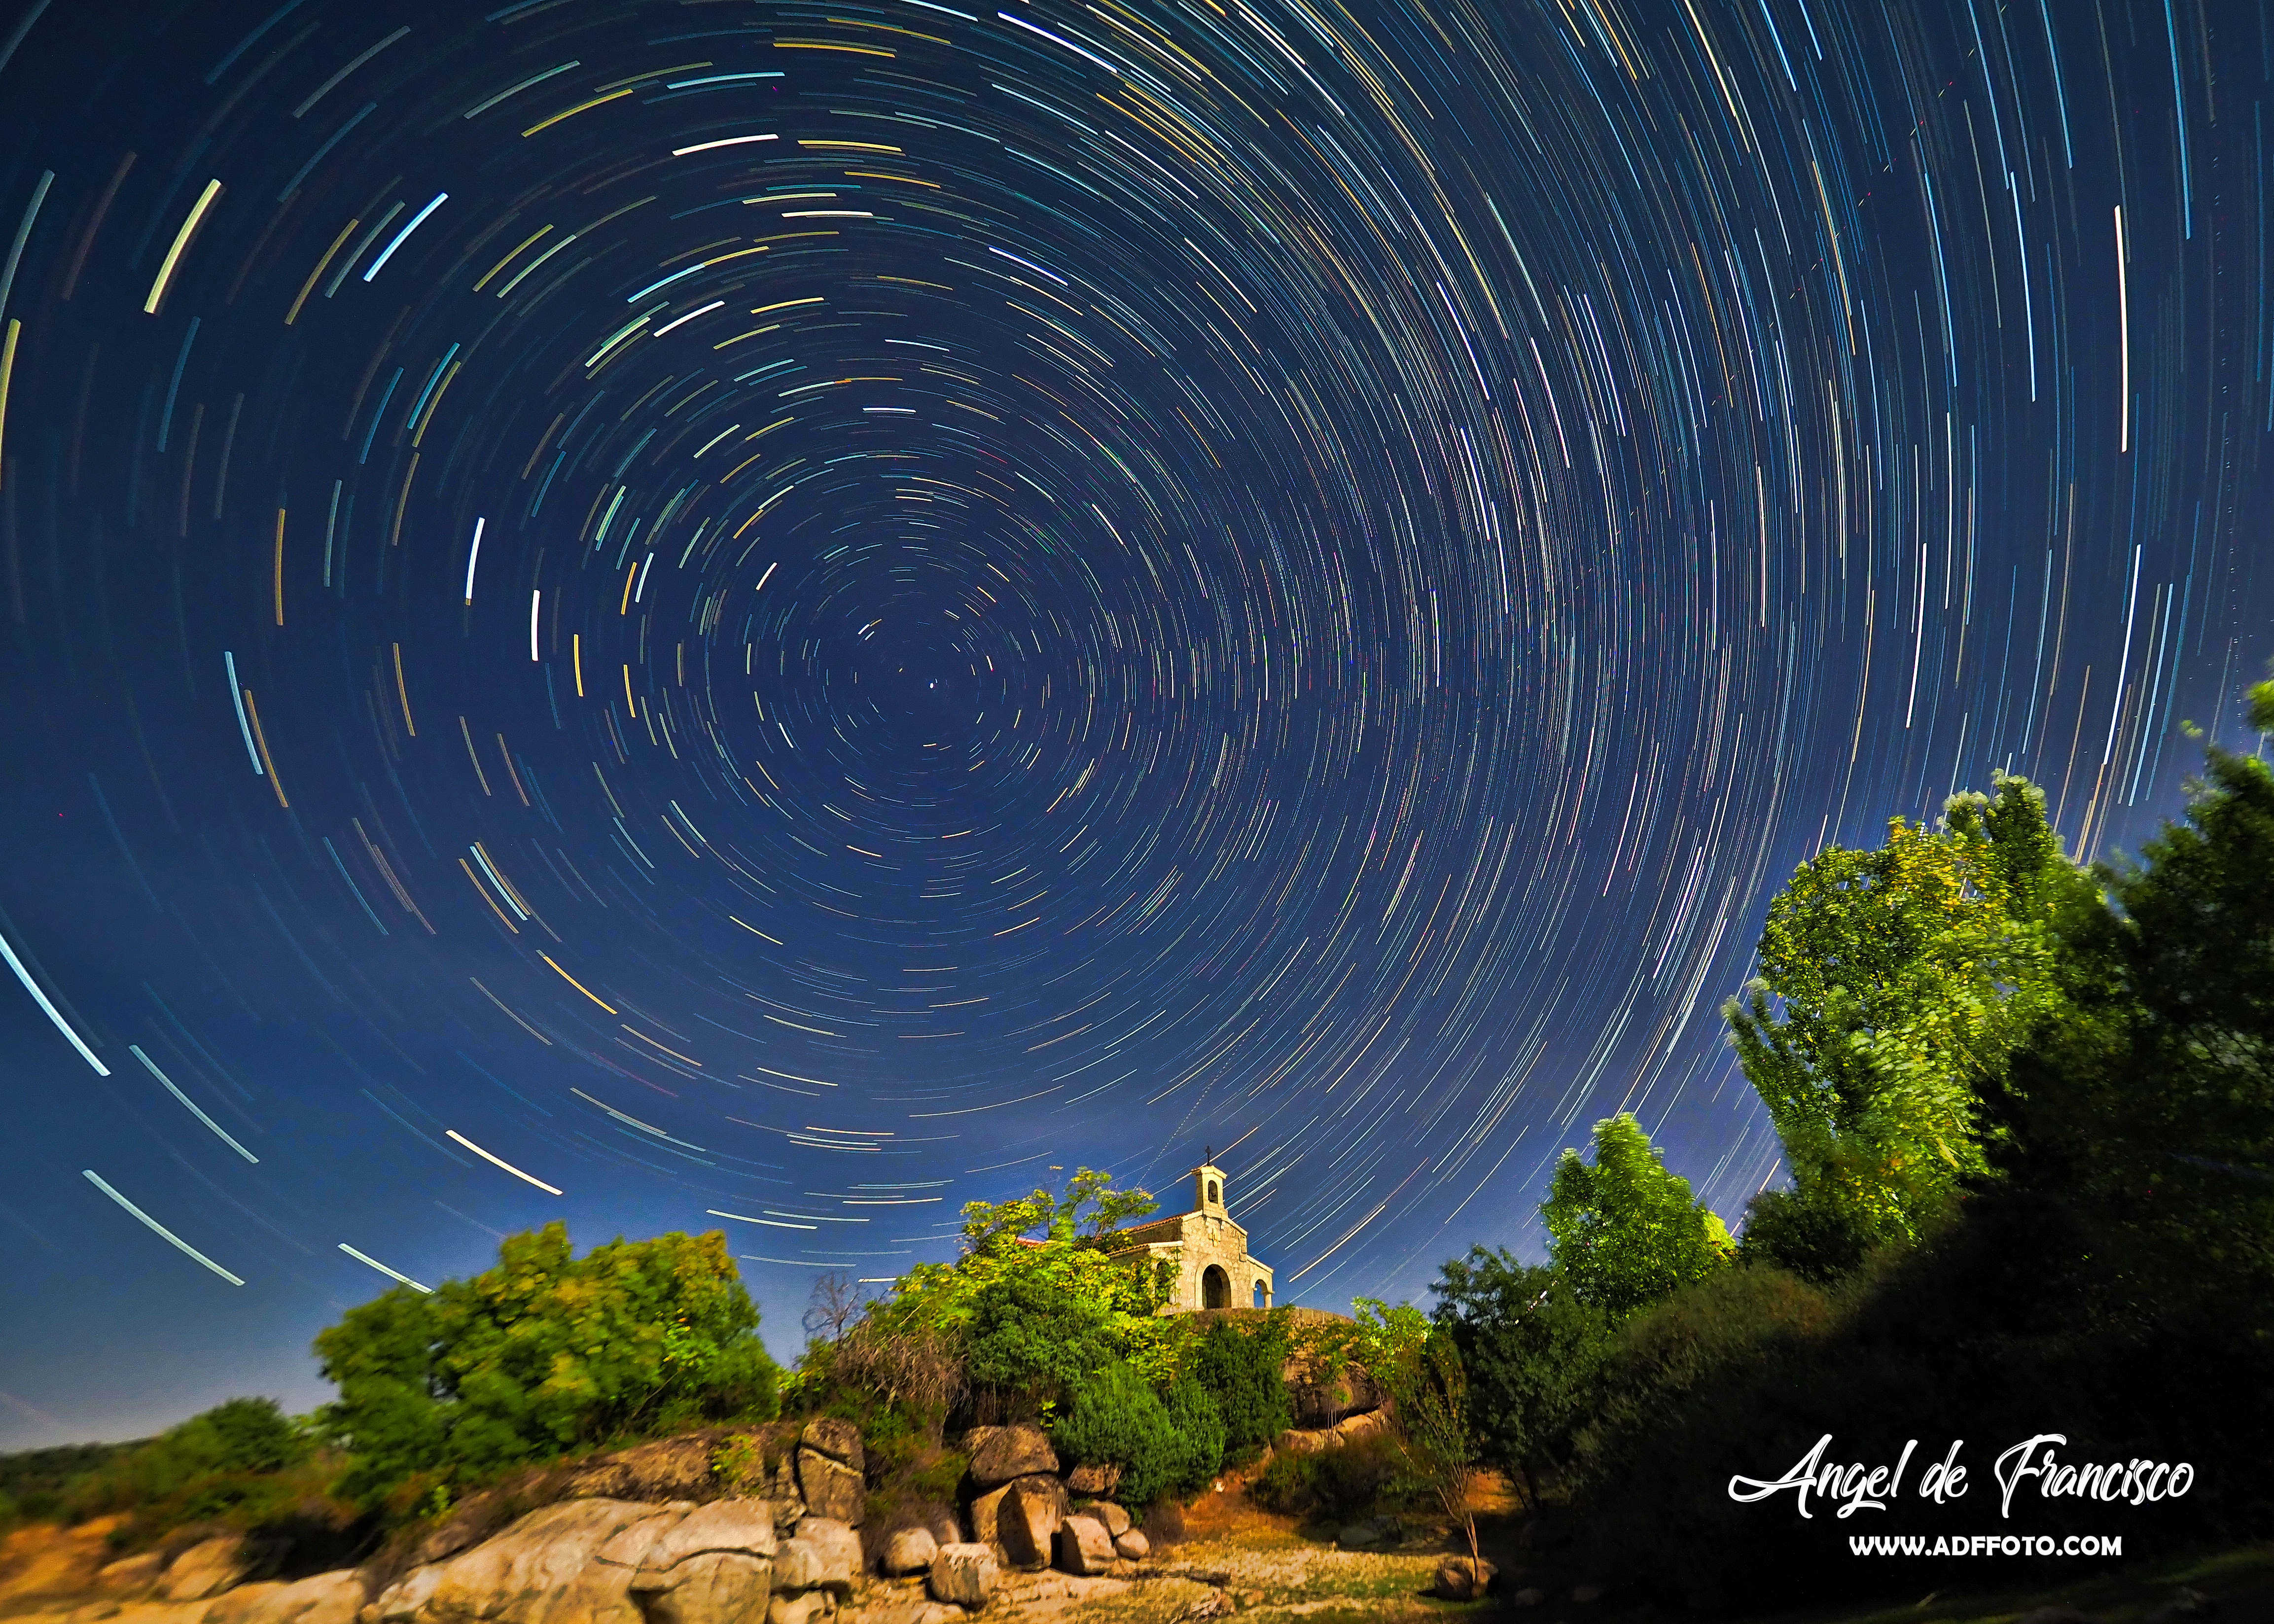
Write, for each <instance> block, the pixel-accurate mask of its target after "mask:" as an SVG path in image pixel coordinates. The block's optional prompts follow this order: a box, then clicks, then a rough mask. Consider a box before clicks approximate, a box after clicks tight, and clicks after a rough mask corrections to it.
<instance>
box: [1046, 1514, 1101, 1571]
mask: <svg viewBox="0 0 2274 1624" xmlns="http://www.w3.org/2000/svg"><path fill="white" fill-rule="evenodd" d="M1113 1556H1114V1552H1113V1536H1112V1535H1111V1534H1109V1533H1107V1532H1106V1531H1105V1524H1104V1523H1103V1522H1099V1521H1098V1520H1097V1519H1096V1517H1084V1516H1072V1517H1068V1518H1067V1519H1066V1520H1065V1522H1061V1523H1059V1524H1058V1566H1059V1567H1060V1568H1063V1569H1065V1571H1066V1572H1067V1573H1070V1574H1084V1575H1088V1574H1102V1573H1103V1572H1105V1571H1106V1570H1107V1569H1108V1568H1111V1567H1112V1566H1113Z"/></svg>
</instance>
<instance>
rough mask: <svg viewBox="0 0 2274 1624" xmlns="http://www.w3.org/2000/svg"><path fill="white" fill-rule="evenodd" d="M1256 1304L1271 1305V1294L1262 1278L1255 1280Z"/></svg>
mask: <svg viewBox="0 0 2274 1624" xmlns="http://www.w3.org/2000/svg"><path fill="white" fill-rule="evenodd" d="M1255 1306H1256V1307H1258V1308H1269V1307H1270V1306H1271V1294H1270V1293H1269V1292H1268V1291H1266V1290H1265V1289H1263V1282H1261V1281H1260V1280H1259V1281H1257V1282H1255Z"/></svg>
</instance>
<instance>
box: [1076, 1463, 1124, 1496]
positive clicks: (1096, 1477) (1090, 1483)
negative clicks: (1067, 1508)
mask: <svg viewBox="0 0 2274 1624" xmlns="http://www.w3.org/2000/svg"><path fill="white" fill-rule="evenodd" d="M1120 1486H1121V1469H1120V1468H1119V1467H1118V1466H1105V1465H1098V1464H1096V1463H1094V1462H1088V1461H1085V1462H1082V1463H1081V1465H1080V1466H1077V1467H1075V1468H1074V1469H1073V1470H1072V1471H1071V1472H1068V1473H1067V1474H1066V1487H1067V1488H1069V1489H1072V1490H1073V1492H1075V1493H1077V1494H1111V1493H1112V1492H1113V1491H1114V1490H1116V1489H1118V1488H1119V1487H1120Z"/></svg>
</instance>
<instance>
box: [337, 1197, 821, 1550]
mask: <svg viewBox="0 0 2274 1624" xmlns="http://www.w3.org/2000/svg"><path fill="white" fill-rule="evenodd" d="M757 1323H758V1312H757V1308H756V1307H755V1306H754V1305H753V1304H751V1302H750V1299H749V1294H748V1293H747V1292H746V1291H744V1290H743V1289H742V1282H741V1280H740V1279H739V1278H738V1277H737V1275H736V1273H735V1269H734V1259H733V1258H732V1257H731V1256H730V1255H729V1254H728V1252H727V1244H726V1237H724V1236H722V1235H720V1234H719V1233H718V1232H717V1231H715V1230H714V1231H712V1232H711V1233H709V1234H706V1235H702V1236H689V1235H683V1234H669V1235H660V1236H658V1237H655V1238H654V1239H652V1240H647V1241H625V1240H621V1239H618V1240H614V1241H611V1242H609V1243H608V1244H605V1245H602V1246H597V1247H594V1248H593V1249H592V1250H591V1252H588V1253H586V1254H585V1255H584V1257H583V1258H577V1257H576V1256H574V1255H573V1253H572V1252H571V1251H570V1248H569V1231H568V1228H567V1226H566V1225H564V1224H561V1223H552V1224H548V1225H546V1227H545V1228H544V1229H537V1230H531V1231H526V1232H524V1233H522V1234H519V1235H515V1236H511V1237H508V1238H507V1239H506V1241H505V1243H504V1244H503V1245H502V1246H501V1247H500V1249H499V1253H498V1262H497V1266H496V1267H494V1268H491V1269H489V1270H486V1271H485V1272H484V1273H482V1274H478V1275H476V1276H474V1277H473V1278H472V1279H471V1280H463V1281H449V1282H445V1283H444V1284H443V1285H441V1286H440V1287H439V1288H437V1289H435V1290H434V1291H433V1292H432V1293H431V1294H427V1293H420V1292H418V1291H416V1290H414V1289H411V1288H410V1287H408V1286H400V1287H397V1288H396V1289H394V1290H392V1291H389V1292H388V1293H387V1294H386V1295H385V1296H383V1297H379V1298H377V1299H375V1300H374V1301H373V1302H370V1303H366V1304H364V1305H363V1306H361V1307H359V1308H355V1309H351V1310H350V1311H349V1312H348V1314H347V1315H346V1317H345V1318H344V1319H342V1320H341V1321H340V1323H339V1324H337V1325H335V1326H334V1327H331V1328H330V1329H328V1330H327V1331H325V1332H324V1333H322V1334H321V1335H320V1336H318V1337H317V1339H316V1354H317V1357H318V1358H319V1359H320V1361H321V1362H322V1368H323V1372H324V1374H325V1375H326V1376H327V1377H328V1378H329V1379H330V1380H332V1381H333V1382H335V1383H336V1384H337V1386H338V1387H339V1393H340V1395H339V1398H338V1400H337V1401H336V1402H334V1403H332V1404H330V1405H328V1406H326V1407H325V1408H324V1409H323V1410H321V1411H320V1412H319V1423H320V1426H321V1427H322V1429H323V1431H324V1432H325V1433H326V1434H327V1435H328V1437H329V1438H330V1439H331V1440H333V1441H335V1442H336V1443H338V1444H340V1445H341V1446H343V1447H345V1448H346V1449H347V1450H348V1451H349V1452H350V1455H351V1456H352V1463H351V1465H350V1469H349V1471H348V1474H347V1477H346V1480H345V1482H344V1484H343V1487H344V1489H345V1490H346V1492H349V1493H350V1495H352V1496H353V1497H354V1498H356V1499H357V1500H358V1501H360V1502H361V1503H363V1504H365V1505H368V1506H378V1505H380V1504H389V1505H391V1506H392V1507H393V1508H394V1509H396V1510H403V1509H407V1508H408V1507H407V1506H406V1505H404V1504H402V1503H399V1502H401V1501H402V1500H403V1497H404V1495H405V1494H406V1493H408V1494H409V1495H410V1496H411V1497H413V1498H415V1497H416V1496H417V1495H418V1494H421V1493H427V1494H431V1493H432V1492H434V1491H436V1490H438V1489H439V1490H441V1491H442V1492H446V1493H447V1492H449V1491H450V1490H451V1489H453V1488H456V1487H459V1486H463V1485H466V1484H468V1483H471V1482H473V1481H476V1480H478V1479H479V1478H481V1477H485V1476H487V1475H489V1474H491V1473H493V1472H495V1471H497V1470H501V1469H502V1468H505V1467H508V1466H513V1465H516V1464H519V1463H521V1462H527V1461H533V1460H541V1459H546V1458H549V1457H551V1456H553V1455H560V1454H561V1453H563V1452H565V1451H568V1450H569V1449H572V1448H575V1447H579V1446H586V1445H592V1444H598V1443H600V1442H603V1441H606V1440H611V1439H615V1438H621V1437H628V1436H633V1435H638V1434H653V1433H657V1432H667V1431H669V1430H671V1429H673V1428H674V1427H680V1426H685V1425H697V1424H699V1423H701V1422H704V1421H707V1420H713V1419H725V1418H730V1417H762V1416H771V1415H772V1413H773V1409H774V1403H775V1382H776V1376H777V1372H776V1370H775V1367H774V1365H773V1362H772V1359H770V1358H769V1357H767V1355H766V1352H765V1349H764V1345H763V1344H762V1343H761V1342H759V1341H758V1339H757V1334H756V1333H757Z"/></svg>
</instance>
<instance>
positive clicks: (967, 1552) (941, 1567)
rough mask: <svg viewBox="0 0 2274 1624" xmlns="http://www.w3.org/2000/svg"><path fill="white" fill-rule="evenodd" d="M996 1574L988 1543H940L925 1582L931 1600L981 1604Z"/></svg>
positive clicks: (982, 1604) (993, 1558)
mask: <svg viewBox="0 0 2274 1624" xmlns="http://www.w3.org/2000/svg"><path fill="white" fill-rule="evenodd" d="M999 1576H1000V1569H998V1568H997V1566H996V1563H995V1551H994V1547H992V1546H991V1545H979V1544H971V1545H942V1546H940V1548H939V1551H938V1553H937V1555H935V1556H934V1557H933V1558H932V1559H931V1573H930V1575H929V1576H928V1577H927V1579H926V1581H925V1586H926V1588H927V1589H929V1590H930V1591H931V1598H932V1599H933V1600H934V1601H943V1602H953V1603H955V1604H956V1605H959V1606H964V1607H983V1606H985V1605H987V1601H988V1598H990V1597H991V1596H992V1595H993V1594H994V1593H995V1581H996V1580H997V1579H998V1577H999Z"/></svg>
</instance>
